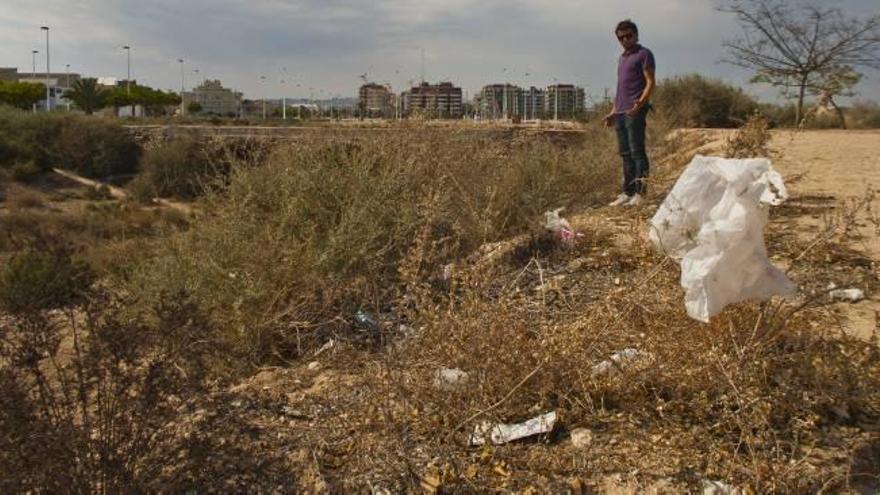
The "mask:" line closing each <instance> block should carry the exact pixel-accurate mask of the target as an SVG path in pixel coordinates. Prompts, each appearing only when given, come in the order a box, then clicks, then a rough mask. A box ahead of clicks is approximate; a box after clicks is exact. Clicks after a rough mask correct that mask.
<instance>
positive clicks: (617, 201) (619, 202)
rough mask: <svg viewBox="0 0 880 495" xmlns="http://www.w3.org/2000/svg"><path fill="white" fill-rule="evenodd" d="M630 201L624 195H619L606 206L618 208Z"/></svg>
mask: <svg viewBox="0 0 880 495" xmlns="http://www.w3.org/2000/svg"><path fill="white" fill-rule="evenodd" d="M629 201H630V197H629V196H627V195H626V194H621V195H620V196H618V197H617V199H615V200H614V201H612V202H610V203H608V206H620V205H622V204H624V203H628V202H629Z"/></svg>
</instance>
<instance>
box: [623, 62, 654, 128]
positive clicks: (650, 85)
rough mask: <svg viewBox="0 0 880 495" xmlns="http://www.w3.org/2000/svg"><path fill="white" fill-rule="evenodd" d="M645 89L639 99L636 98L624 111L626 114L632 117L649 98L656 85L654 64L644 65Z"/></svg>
mask: <svg viewBox="0 0 880 495" xmlns="http://www.w3.org/2000/svg"><path fill="white" fill-rule="evenodd" d="M644 74H645V89H644V90H643V91H642V95H641V96H639V99H638V100H636V103H635V104H634V105H633V107H632V108H630V109H629V110H627V111H626V114H627V115H629V116H630V117H632V116H633V115H635V114H636V113H638V111H639V110H641V109H642V107H644V106H645V105H646V104H647V103H648V101H649V100H650V99H651V95H652V94H654V86H656V82H655V80H654V66H653V65H648V66H645V71H644Z"/></svg>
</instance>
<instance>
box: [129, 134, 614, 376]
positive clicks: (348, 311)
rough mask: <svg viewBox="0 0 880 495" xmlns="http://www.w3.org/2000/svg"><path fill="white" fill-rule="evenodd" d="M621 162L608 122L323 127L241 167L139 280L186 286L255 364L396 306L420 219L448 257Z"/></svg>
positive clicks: (602, 190)
mask: <svg viewBox="0 0 880 495" xmlns="http://www.w3.org/2000/svg"><path fill="white" fill-rule="evenodd" d="M618 161H619V158H618V157H617V156H616V153H615V147H614V143H613V136H612V135H611V134H610V133H607V132H605V131H604V130H603V129H599V128H590V129H589V130H588V131H587V134H586V136H584V137H583V138H582V140H581V138H578V140H577V141H574V142H573V143H571V144H570V145H568V146H560V145H556V144H552V143H549V142H546V141H545V140H542V139H540V138H536V137H522V138H517V137H514V138H513V139H507V138H504V139H499V138H496V137H493V136H491V135H488V134H483V133H479V132H472V131H471V132H469V131H461V132H457V131H456V130H455V129H433V128H431V127H430V126H406V127H403V128H401V129H395V130H394V132H381V133H380V132H373V133H370V134H367V135H361V136H355V137H351V134H342V135H335V134H333V132H332V131H327V132H325V133H320V134H318V133H316V134H314V135H312V136H311V137H309V138H305V139H304V140H303V141H302V142H297V143H295V144H293V145H289V146H282V147H280V148H279V149H278V150H276V151H275V152H274V153H273V154H272V155H271V157H270V158H269V159H268V161H267V163H265V164H264V165H262V166H245V167H236V168H234V169H233V171H232V173H231V176H230V177H229V179H228V184H223V185H222V186H221V187H220V188H219V189H217V190H215V191H213V192H212V193H210V194H208V195H207V196H206V197H205V198H204V202H203V204H202V205H201V209H202V210H203V211H204V212H205V214H204V216H203V217H202V218H200V220H199V221H198V222H197V224H196V225H194V227H193V228H192V229H191V230H190V231H189V232H187V233H184V234H182V235H180V236H175V237H173V238H171V239H169V241H168V243H167V245H166V246H165V249H164V252H163V253H162V254H161V255H160V256H158V257H157V258H156V259H154V260H151V261H150V262H149V263H146V264H145V265H144V266H143V267H142V269H141V276H140V277H137V278H136V279H135V281H134V282H133V284H134V285H135V286H136V287H138V290H139V291H140V290H142V289H140V288H145V289H144V290H147V291H150V290H154V291H156V290H159V289H165V290H169V289H170V288H172V287H174V288H181V287H184V288H187V289H188V290H190V291H191V292H192V294H193V297H194V298H195V300H196V301H198V303H199V304H202V305H204V307H205V308H208V309H209V312H210V314H212V315H215V317H216V318H217V319H218V320H219V321H222V322H223V324H224V325H225V326H226V328H228V335H229V338H230V339H232V340H233V341H235V342H236V344H237V347H239V348H241V349H244V350H245V351H246V354H248V355H251V356H253V358H252V359H253V362H254V363H260V362H266V360H267V359H277V357H282V356H291V355H295V354H297V353H299V352H301V351H302V349H303V348H304V346H305V347H311V346H314V345H320V342H321V341H322V340H323V339H324V338H326V335H327V334H328V333H329V332H336V331H340V330H345V329H347V328H350V316H349V315H352V314H353V313H354V312H355V310H357V309H358V308H363V309H367V310H370V311H372V312H374V313H385V312H388V311H389V310H390V307H391V305H392V304H393V302H394V300H395V299H396V292H397V291H398V284H397V277H398V275H397V268H398V263H399V262H400V260H401V259H402V257H403V255H404V254H405V253H406V252H407V250H408V249H409V247H410V245H411V243H412V241H413V238H414V236H415V235H416V234H417V232H419V231H420V230H421V229H422V228H423V227H424V226H426V225H428V226H429V230H430V234H431V241H432V242H437V243H441V244H443V245H444V246H446V250H445V253H446V254H445V256H446V258H445V261H446V262H449V261H452V260H454V259H455V258H457V257H459V256H461V255H463V254H466V253H468V252H470V251H471V250H472V249H474V248H476V247H477V246H480V245H482V244H484V243H486V242H490V241H495V240H498V239H503V238H505V237H507V236H510V235H512V234H518V233H522V232H526V231H528V230H529V229H531V228H532V227H531V226H533V225H540V222H541V220H540V219H541V214H542V213H543V212H544V211H545V210H547V209H550V208H554V207H558V206H569V207H575V208H576V207H579V206H581V207H582V206H586V205H590V204H596V203H598V202H600V201H604V200H605V198H606V197H607V196H608V195H610V194H611V191H612V188H613V187H614V186H612V184H616V183H617V182H618V180H617V178H616V176H617V174H618V167H619V165H618ZM429 198H434V200H433V201H434V202H435V203H436V204H435V205H434V213H432V216H431V219H430V220H428V218H427V217H426V213H425V211H424V208H423V205H425V204H426V201H428V200H429ZM273 356H274V357H273Z"/></svg>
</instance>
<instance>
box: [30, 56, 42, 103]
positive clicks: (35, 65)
mask: <svg viewBox="0 0 880 495" xmlns="http://www.w3.org/2000/svg"><path fill="white" fill-rule="evenodd" d="M38 53H40V51H39V50H31V59H32V62H33V64H34V65H33V72H31V79H33V80H34V81H36V80H37V54H38ZM31 110H33V112H34V113H37V104H36V103H34V104H33V107H32V108H31Z"/></svg>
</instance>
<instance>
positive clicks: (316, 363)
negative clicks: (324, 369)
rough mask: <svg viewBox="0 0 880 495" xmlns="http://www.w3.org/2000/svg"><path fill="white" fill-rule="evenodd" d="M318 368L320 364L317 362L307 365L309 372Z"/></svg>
mask: <svg viewBox="0 0 880 495" xmlns="http://www.w3.org/2000/svg"><path fill="white" fill-rule="evenodd" d="M320 367H321V363H319V362H317V361H312V362H311V363H309V366H308V368H309V370H310V371H315V370H316V369H318V368H320Z"/></svg>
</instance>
